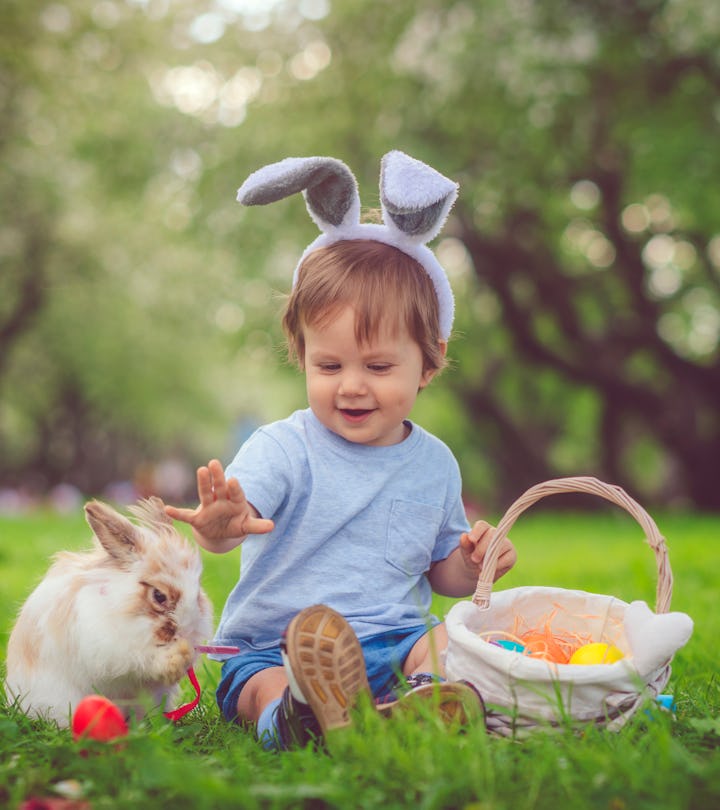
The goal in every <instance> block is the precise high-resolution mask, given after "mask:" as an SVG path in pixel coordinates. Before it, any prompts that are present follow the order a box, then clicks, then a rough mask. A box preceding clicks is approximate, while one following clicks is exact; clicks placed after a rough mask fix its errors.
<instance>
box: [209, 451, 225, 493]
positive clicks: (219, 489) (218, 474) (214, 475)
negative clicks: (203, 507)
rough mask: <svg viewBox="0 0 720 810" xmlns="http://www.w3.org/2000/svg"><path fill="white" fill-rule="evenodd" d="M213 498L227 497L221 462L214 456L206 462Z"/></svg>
mask: <svg viewBox="0 0 720 810" xmlns="http://www.w3.org/2000/svg"><path fill="white" fill-rule="evenodd" d="M208 470H209V472H210V479H211V484H212V490H213V495H214V500H216V501H217V500H223V499H225V498H226V497H227V482H226V480H225V471H224V470H223V466H222V464H221V463H220V462H219V461H218V460H217V459H216V458H214V459H213V460H212V461H211V462H210V463H209V464H208Z"/></svg>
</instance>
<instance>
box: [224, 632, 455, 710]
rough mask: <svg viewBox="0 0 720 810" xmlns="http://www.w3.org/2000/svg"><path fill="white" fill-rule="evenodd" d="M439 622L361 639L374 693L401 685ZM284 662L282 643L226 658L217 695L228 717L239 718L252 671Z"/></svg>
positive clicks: (382, 694) (254, 673)
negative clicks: (408, 664)
mask: <svg viewBox="0 0 720 810" xmlns="http://www.w3.org/2000/svg"><path fill="white" fill-rule="evenodd" d="M437 624H439V621H438V620H437V619H435V617H432V621H431V622H430V623H429V624H421V625H416V626H415V627H404V628H402V629H401V630H390V631H388V632H385V633H378V634H377V635H374V636H366V637H365V638H361V639H360V646H361V647H362V651H363V655H364V656H365V668H366V669H367V677H368V681H369V683H370V690H371V691H372V693H373V695H374V696H375V697H384V696H385V695H387V694H388V693H389V692H391V691H392V689H393V688H394V687H395V686H397V685H398V683H399V676H401V675H402V667H403V664H404V663H405V659H406V658H407V657H408V655H409V654H410V651H411V650H412V648H413V647H414V646H415V643H416V642H417V641H418V640H419V639H421V638H422V637H423V636H424V635H425V634H426V633H427V632H428V631H429V630H430V629H431V628H433V627H435V626H436V625H437ZM282 665H283V662H282V657H281V655H280V648H279V647H270V648H269V649H266V650H253V651H251V652H247V653H243V654H242V655H235V656H233V657H232V658H228V659H227V660H226V661H224V662H223V667H222V673H221V676H220V684H219V685H218V688H217V692H216V698H217V702H218V706H219V707H220V711H221V712H222V714H223V716H224V717H225V719H226V720H230V721H233V720H236V719H237V702H238V697H239V696H240V692H241V691H242V690H243V687H244V686H245V684H246V683H247V682H248V681H249V680H250V678H252V676H253V675H256V674H257V673H258V672H260V671H261V670H263V669H267V668H268V667H281V666H282Z"/></svg>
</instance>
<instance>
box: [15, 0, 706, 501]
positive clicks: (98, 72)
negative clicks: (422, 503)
mask: <svg viewBox="0 0 720 810" xmlns="http://www.w3.org/2000/svg"><path fill="white" fill-rule="evenodd" d="M3 13H4V26H3V29H2V30H1V31H0V60H1V61H0V71H1V73H0V93H1V98H2V107H1V109H0V116H2V120H0V124H1V125H2V129H1V130H0V132H1V133H2V134H1V135H0V154H1V155H2V161H1V163H0V193H1V194H2V203H0V205H2V215H3V219H2V225H0V258H1V259H2V261H3V266H4V267H6V268H8V271H6V270H3V273H2V276H0V442H2V446H3V453H2V457H1V458H0V480H5V481H8V480H13V479H14V480H18V479H22V478H24V477H27V475H28V474H29V473H31V472H35V473H40V479H41V480H40V483H41V484H43V485H46V484H48V483H53V482H55V481H57V480H71V481H74V482H78V483H79V484H80V485H81V486H82V487H83V488H84V489H90V490H93V491H94V490H96V489H97V488H98V487H99V485H100V484H102V483H104V482H106V481H107V480H109V479H110V478H112V477H116V476H118V475H121V474H127V470H128V469H130V468H131V467H132V464H134V463H137V461H138V459H139V458H140V457H142V456H143V455H144V456H145V457H150V458H152V457H159V455H160V454H162V453H166V452H169V451H171V450H177V451H179V452H182V453H183V454H185V455H187V456H189V457H192V458H193V459H198V458H199V459H202V458H204V457H205V456H206V455H208V454H209V453H219V452H220V450H219V449H218V448H225V447H226V446H225V444H224V442H225V440H226V434H225V433H224V432H223V425H225V426H227V424H229V423H230V422H231V420H232V418H234V417H236V416H239V415H241V414H243V413H247V414H252V415H257V417H258V418H273V417H275V416H279V415H281V414H282V413H284V412H285V411H286V410H287V408H288V407H289V405H288V403H294V404H300V403H301V402H302V391H301V386H300V385H299V380H298V379H297V377H296V375H286V374H284V372H283V370H282V367H281V364H278V363H277V357H276V355H275V346H276V344H277V343H278V341H279V333H278V330H277V318H276V317H275V313H276V310H277V301H275V300H274V299H273V296H272V287H277V288H279V289H282V290H285V289H287V284H288V279H289V275H290V272H291V270H292V267H293V266H294V263H295V261H296V259H297V256H298V255H299V251H300V250H301V248H302V246H304V245H305V244H307V242H308V241H309V240H310V238H312V236H313V235H314V226H313V225H312V224H311V223H310V221H309V219H308V217H307V215H306V214H305V212H304V210H303V206H302V204H301V203H300V202H299V201H298V200H294V201H293V200H288V201H286V202H282V203H278V204H276V205H274V206H270V207H268V208H267V209H265V210H263V211H262V212H258V211H257V210H255V209H252V210H247V211H245V210H242V209H238V208H237V207H236V206H234V205H233V203H232V195H233V193H234V189H235V188H236V187H237V185H238V184H239V183H240V182H241V181H242V179H243V178H244V177H245V176H246V175H247V174H248V173H249V172H250V171H252V170H253V169H255V168H257V167H259V166H260V165H263V164H264V163H268V162H271V161H273V160H277V159H280V158H282V157H285V156H287V155H290V154H330V155H334V156H337V157H340V158H342V159H344V160H345V161H346V162H347V163H348V164H349V165H350V166H351V167H352V168H353V169H354V170H355V171H356V173H357V176H358V180H359V182H360V185H361V195H362V198H363V201H364V202H365V203H366V204H368V205H369V206H373V205H376V204H377V173H378V162H379V158H380V156H381V155H382V154H383V153H384V152H385V151H388V150H389V149H392V148H401V149H404V150H405V151H407V152H409V153H410V154H412V155H414V156H416V157H418V158H420V159H424V160H427V161H428V162H429V163H430V164H431V165H433V166H436V167H437V168H438V169H440V170H441V171H443V172H444V173H445V174H447V175H448V176H451V177H455V178H457V179H459V180H460V182H461V197H460V201H459V202H458V205H457V206H456V210H455V213H454V215H453V217H452V218H451V221H450V222H449V223H448V226H447V228H446V230H445V238H444V239H443V240H441V241H440V242H439V243H438V245H437V249H438V251H439V252H440V253H441V256H442V259H443V261H444V262H445V264H446V266H447V267H448V268H449V270H450V272H451V274H452V278H453V284H454V285H455V288H456V292H457V298H458V317H457V330H458V337H457V338H456V339H455V340H454V341H453V344H452V348H451V354H452V355H453V358H454V360H455V366H456V367H455V368H454V369H452V370H450V371H449V372H448V374H447V376H446V377H445V378H443V379H442V380H441V381H440V382H439V383H438V385H437V386H431V387H430V389H428V391H427V392H425V393H424V394H423V397H422V398H421V402H420V403H419V414H420V416H421V421H422V422H423V423H424V424H426V425H427V426H428V427H429V428H430V429H435V430H437V431H438V433H440V434H441V435H442V436H443V437H444V438H446V439H447V440H448V441H449V443H450V444H451V445H452V446H453V448H454V449H455V450H456V452H457V453H458V455H459V456H460V458H461V462H462V464H463V467H464V469H465V477H466V481H467V483H468V489H469V491H470V492H472V493H474V494H475V495H476V496H477V497H481V498H483V499H485V500H487V501H488V502H495V503H498V502H499V503H507V501H508V499H510V498H514V497H515V496H516V495H517V494H518V493H519V492H520V491H521V490H522V489H523V488H524V487H525V486H526V485H529V484H532V483H535V482H536V481H537V480H539V479H541V478H546V477H550V476H553V475H563V474H577V473H583V472H584V473H594V474H597V475H599V476H601V477H604V478H606V479H608V480H612V481H615V482H617V483H619V484H621V485H624V486H626V487H628V488H629V489H630V490H633V491H635V492H637V493H639V495H640V496H642V498H643V499H648V500H652V499H660V498H662V499H665V500H667V499H671V498H680V499H683V498H684V499H686V500H687V501H690V502H692V503H694V504H696V505H697V506H700V507H704V508H718V507H720V494H718V492H717V488H716V487H715V481H716V480H717V474H718V458H720V426H719V424H718V412H719V411H718V405H719V404H720V403H719V402H718V398H719V397H720V380H719V379H718V377H719V376H720V365H719V361H718V337H719V334H720V316H719V315H718V310H719V308H718V273H719V268H720V236H718V235H717V234H718V227H717V222H718V214H719V212H718V208H719V207H720V206H719V205H718V202H717V195H716V194H715V188H714V185H715V184H714V183H713V180H715V179H716V178H718V176H720V172H719V171H718V170H719V169H720V153H718V150H717V148H716V143H717V136H718V127H719V119H720V108H718V105H717V89H718V84H719V82H720V76H719V71H720V68H719V66H718V61H717V53H718V45H719V44H720V43H719V42H718V39H719V37H718V33H717V32H718V31H720V7H718V6H717V5H716V4H714V3H710V2H706V0H686V1H685V2H683V3H676V2H671V1H670V0H665V1H662V0H644V1H643V2H642V3H627V2H622V0H573V2H570V1H569V0H567V2H565V1H564V0H558V2H555V3H552V4H541V3H534V2H531V0H503V2H500V0H477V1H476V2H473V3H470V2H447V0H414V1H413V2H410V0H395V2H393V3H385V2H378V0H363V2H360V0H285V2H280V1H279V0H278V2H273V0H268V1H267V2H264V3H262V2H259V0H256V2H250V0H215V1H214V2H212V0H184V1H183V2H181V1H180V0H175V2H160V0H98V2H96V3H91V4H88V3H85V2H80V0H64V2H53V3H46V2H40V0H27V2H20V0H7V1H6V3H5V5H4V11H3ZM269 366H272V367H273V372H272V373H267V372H266V369H267V368H268V367H269ZM271 380H272V382H271ZM458 406H460V407H458ZM86 429H87V430H86Z"/></svg>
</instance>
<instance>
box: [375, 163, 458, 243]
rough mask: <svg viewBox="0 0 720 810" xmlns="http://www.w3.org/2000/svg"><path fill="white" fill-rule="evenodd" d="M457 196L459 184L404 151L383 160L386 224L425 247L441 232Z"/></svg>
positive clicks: (381, 195) (382, 172)
mask: <svg viewBox="0 0 720 810" xmlns="http://www.w3.org/2000/svg"><path fill="white" fill-rule="evenodd" d="M457 194H458V184H457V183H455V182H453V181H452V180H449V179H448V178H447V177H445V176H444V175H442V174H440V172H437V171H435V169H433V168H431V167H430V166H428V165H427V164H425V163H422V162H421V161H419V160H416V159H415V158H411V157H410V156H409V155H406V154H405V153H404V152H399V151H397V150H395V151H392V152H388V153H387V154H386V155H385V157H383V159H382V166H381V170H380V202H381V204H382V210H383V221H384V222H385V225H386V226H387V227H388V228H395V229H396V230H398V231H399V232H400V233H401V234H403V236H405V237H406V238H409V239H411V240H412V241H414V242H418V243H420V244H425V243H426V242H429V241H430V240H431V239H434V238H435V237H436V236H437V235H438V234H439V233H440V230H441V229H442V226H443V225H444V224H445V219H446V218H447V215H448V213H449V212H450V209H451V208H452V205H453V203H454V202H455V199H456V198H457Z"/></svg>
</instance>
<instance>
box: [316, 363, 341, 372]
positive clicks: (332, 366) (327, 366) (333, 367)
mask: <svg viewBox="0 0 720 810" xmlns="http://www.w3.org/2000/svg"><path fill="white" fill-rule="evenodd" d="M318 368H319V369H320V371H325V372H328V373H332V372H333V371H339V370H340V363H319V364H318Z"/></svg>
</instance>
